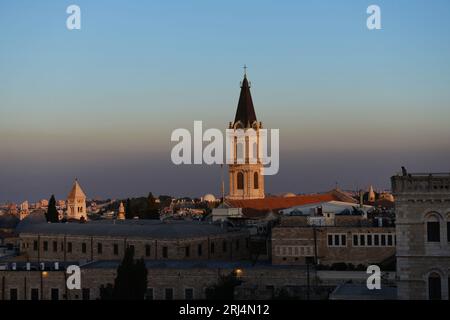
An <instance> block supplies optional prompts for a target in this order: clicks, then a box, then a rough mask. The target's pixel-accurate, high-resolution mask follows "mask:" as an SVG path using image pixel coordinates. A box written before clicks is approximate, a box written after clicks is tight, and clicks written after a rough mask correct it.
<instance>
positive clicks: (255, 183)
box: [253, 172, 259, 189]
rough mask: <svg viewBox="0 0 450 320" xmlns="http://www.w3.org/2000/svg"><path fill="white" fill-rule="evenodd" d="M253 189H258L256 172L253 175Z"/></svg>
mask: <svg viewBox="0 0 450 320" xmlns="http://www.w3.org/2000/svg"><path fill="white" fill-rule="evenodd" d="M253 187H254V188H255V189H259V176H258V172H255V173H254V174H253Z"/></svg>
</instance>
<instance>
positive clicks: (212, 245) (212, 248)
mask: <svg viewBox="0 0 450 320" xmlns="http://www.w3.org/2000/svg"><path fill="white" fill-rule="evenodd" d="M211 254H214V242H212V243H211Z"/></svg>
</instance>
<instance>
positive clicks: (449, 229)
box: [447, 222, 450, 299]
mask: <svg viewBox="0 0 450 320" xmlns="http://www.w3.org/2000/svg"><path fill="white" fill-rule="evenodd" d="M447 242H450V222H447ZM449 288H450V287H449ZM449 297H450V295H449ZM449 299H450V298H449Z"/></svg>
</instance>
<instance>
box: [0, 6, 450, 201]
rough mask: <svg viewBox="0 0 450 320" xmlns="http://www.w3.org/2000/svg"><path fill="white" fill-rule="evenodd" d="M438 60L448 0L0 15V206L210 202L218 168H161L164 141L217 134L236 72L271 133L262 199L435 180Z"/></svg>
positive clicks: (446, 44) (441, 119) (446, 70)
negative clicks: (80, 193)
mask: <svg viewBox="0 0 450 320" xmlns="http://www.w3.org/2000/svg"><path fill="white" fill-rule="evenodd" d="M71 4H76V5H78V6H79V7H80V8H81V30H68V29H67V28H66V19H67V17H68V16H69V15H68V14H67V13H66V8H67V7H68V6H69V5H71ZM371 4H376V5H378V6H379V7H380V9H381V24H382V29H381V30H368V28H367V27H366V19H367V17H368V14H367V12H366V9H367V7H368V6H369V5H371ZM448 57H450V2H449V1H447V0H433V1H425V0H424V1H419V0H415V1H411V0H410V1H406V0H397V1H380V0H371V1H363V0H352V1H344V0H342V1H336V0H326V1H325V0H320V1H318V0H310V1H286V0H285V1H283V0H282V1H267V0H247V1H242V0H240V1H238V0H227V1H224V0H221V1H205V0H180V1H176V0H174V1H157V0H153V1H148V2H145V3H144V1H140V0H127V1H125V0H120V1H106V0H104V1H100V0H95V1H94V0H89V1H88V0H71V1H63V0H53V1H50V0H48V1H46V0H40V1H32V0H28V1H27V0H21V1H15V0H14V1H13V0H2V1H1V2H0V202H6V201H14V202H20V201H23V200H30V201H36V200H39V199H45V198H49V197H50V195H51V194H55V195H56V197H57V198H61V199H62V198H65V197H66V196H67V194H68V192H69V191H70V188H71V185H72V183H73V180H74V179H75V178H78V180H79V181H80V183H81V185H82V187H83V188H84V190H85V192H86V193H87V195H88V197H90V198H126V197H134V196H141V195H146V194H148V192H150V191H151V192H153V193H154V194H157V195H159V194H170V195H175V196H202V195H203V194H205V193H213V194H215V195H217V196H219V195H220V185H221V182H220V181H221V176H222V174H223V175H224V176H225V177H226V176H227V175H226V173H225V172H223V171H224V169H221V168H220V166H207V165H190V166H189V165H181V166H176V165H174V164H173V163H172V162H171V159H170V152H171V149H172V148H173V146H174V145H175V143H173V142H171V141H170V136H171V133H172V131H173V130H174V129H177V128H186V129H188V130H190V131H192V130H193V122H194V120H201V121H203V126H204V128H205V129H206V128H219V129H223V130H225V128H226V127H227V125H228V123H229V122H230V121H232V120H233V119H234V114H235V112H236V106H237V101H238V97H239V90H240V89H239V83H240V81H242V76H243V69H242V66H243V65H244V64H246V65H247V66H248V69H247V73H248V78H249V80H250V81H251V83H252V88H251V90H252V95H253V102H254V105H255V109H256V114H257V117H258V120H260V121H262V122H263V125H264V127H265V128H277V129H279V130H280V171H279V173H278V174H277V175H275V176H268V177H266V193H271V194H278V193H282V192H295V193H312V192H323V191H327V190H330V189H332V188H334V187H335V186H336V184H337V185H338V186H339V187H340V188H343V189H359V188H368V186H369V185H373V186H374V188H375V189H377V190H381V189H389V188H390V176H392V175H393V174H395V173H397V172H398V171H400V167H401V166H406V167H407V168H408V170H409V171H413V172H414V171H417V172H450V168H449V161H448V159H449V157H450V125H449V122H450V121H449V120H450V90H449V87H450V64H449V63H448Z"/></svg>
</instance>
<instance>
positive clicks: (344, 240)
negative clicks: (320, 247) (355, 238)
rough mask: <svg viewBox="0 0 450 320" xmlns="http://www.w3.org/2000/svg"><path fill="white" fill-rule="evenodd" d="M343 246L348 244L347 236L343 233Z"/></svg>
mask: <svg viewBox="0 0 450 320" xmlns="http://www.w3.org/2000/svg"><path fill="white" fill-rule="evenodd" d="M341 246H344V247H346V246H347V236H346V235H345V234H341Z"/></svg>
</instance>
